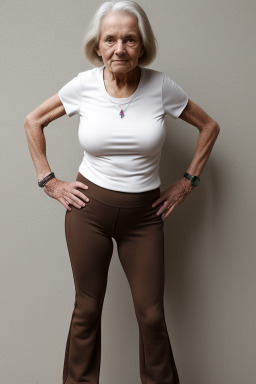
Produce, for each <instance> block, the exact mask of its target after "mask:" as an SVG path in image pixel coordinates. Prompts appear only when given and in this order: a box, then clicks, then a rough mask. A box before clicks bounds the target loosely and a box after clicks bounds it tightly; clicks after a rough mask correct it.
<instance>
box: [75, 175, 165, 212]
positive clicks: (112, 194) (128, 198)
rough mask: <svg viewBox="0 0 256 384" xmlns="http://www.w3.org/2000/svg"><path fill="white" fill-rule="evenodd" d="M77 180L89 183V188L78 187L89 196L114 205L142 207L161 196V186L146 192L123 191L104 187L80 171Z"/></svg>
mask: <svg viewBox="0 0 256 384" xmlns="http://www.w3.org/2000/svg"><path fill="white" fill-rule="evenodd" d="M76 180H77V181H80V182H82V183H83V184H85V185H88V189H83V188H78V189H79V190H80V191H81V192H83V193H84V194H85V195H88V197H92V198H94V199H96V200H98V201H100V202H102V203H104V204H108V205H112V206H114V207H141V206H144V205H148V204H153V202H154V201H155V200H156V199H157V198H158V197H159V196H160V188H159V187H158V188H155V189H152V190H150V191H145V192H135V193H134V192H122V191H114V190H112V189H108V188H103V187H101V186H99V185H97V184H95V183H93V182H92V181H90V180H88V179H87V178H86V177H85V176H83V175H82V174H81V173H80V172H78V175H77V178H76Z"/></svg>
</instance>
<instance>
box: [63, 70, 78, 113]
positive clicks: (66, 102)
mask: <svg viewBox="0 0 256 384" xmlns="http://www.w3.org/2000/svg"><path fill="white" fill-rule="evenodd" d="M80 78H81V74H80V73H79V74H78V75H77V76H76V77H74V78H73V79H72V80H70V81H69V82H68V83H67V84H65V85H64V86H63V87H62V88H61V89H60V90H59V92H58V95H59V98H60V100H61V102H62V104H63V106H64V108H65V111H66V113H67V115H68V116H69V117H70V116H73V115H75V114H77V113H79V112H80V105H81V84H80Z"/></svg>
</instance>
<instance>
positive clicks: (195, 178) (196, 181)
mask: <svg viewBox="0 0 256 384" xmlns="http://www.w3.org/2000/svg"><path fill="white" fill-rule="evenodd" d="M183 176H184V177H185V178H186V179H188V180H189V181H190V183H191V185H193V187H196V186H197V185H198V184H199V183H200V179H199V177H198V176H193V175H190V173H188V172H185V173H184V175H183Z"/></svg>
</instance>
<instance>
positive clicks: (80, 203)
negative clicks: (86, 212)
mask: <svg viewBox="0 0 256 384" xmlns="http://www.w3.org/2000/svg"><path fill="white" fill-rule="evenodd" d="M73 197H74V196H73V195H72V194H71V197H70V195H69V196H68V195H66V196H64V198H65V199H66V200H67V202H68V203H69V204H71V205H74V207H76V208H82V207H84V206H85V203H84V202H83V201H82V200H80V199H78V202H76V201H75V200H74V199H73Z"/></svg>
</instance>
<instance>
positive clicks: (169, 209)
mask: <svg viewBox="0 0 256 384" xmlns="http://www.w3.org/2000/svg"><path fill="white" fill-rule="evenodd" d="M176 207H177V204H173V205H172V206H170V207H169V208H168V209H167V210H166V211H165V212H164V213H163V214H162V219H166V218H167V217H168V216H169V215H170V214H171V213H172V211H173V210H174V208H176Z"/></svg>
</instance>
